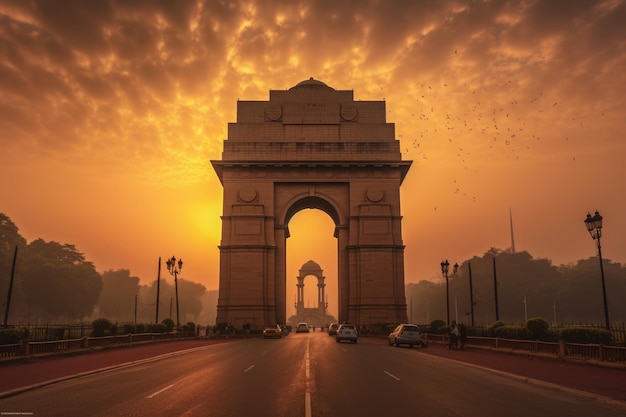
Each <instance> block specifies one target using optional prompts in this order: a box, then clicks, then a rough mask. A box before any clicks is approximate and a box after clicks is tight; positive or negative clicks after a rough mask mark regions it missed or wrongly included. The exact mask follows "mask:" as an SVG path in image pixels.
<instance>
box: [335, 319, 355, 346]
mask: <svg viewBox="0 0 626 417" xmlns="http://www.w3.org/2000/svg"><path fill="white" fill-rule="evenodd" d="M358 337H359V335H358V332H357V330H356V326H355V325H354V324H348V323H344V324H340V325H339V328H338V329H337V334H336V335H335V340H336V341H337V342H341V341H342V340H347V341H349V342H350V343H356V340H357V338H358Z"/></svg>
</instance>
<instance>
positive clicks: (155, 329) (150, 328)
mask: <svg viewBox="0 0 626 417" xmlns="http://www.w3.org/2000/svg"><path fill="white" fill-rule="evenodd" d="M172 323H173V322H172ZM146 332H148V333H166V332H167V326H166V325H165V324H163V323H158V324H146Z"/></svg>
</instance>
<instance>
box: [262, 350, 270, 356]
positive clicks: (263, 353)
mask: <svg viewBox="0 0 626 417" xmlns="http://www.w3.org/2000/svg"><path fill="white" fill-rule="evenodd" d="M267 352H269V351H267V350H266V351H265V352H261V356H263V355H265V354H266V353H267Z"/></svg>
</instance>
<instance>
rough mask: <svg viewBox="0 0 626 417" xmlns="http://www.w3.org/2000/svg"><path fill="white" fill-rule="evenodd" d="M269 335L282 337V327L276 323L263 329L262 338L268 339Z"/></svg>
mask: <svg viewBox="0 0 626 417" xmlns="http://www.w3.org/2000/svg"><path fill="white" fill-rule="evenodd" d="M270 337H276V338H278V339H280V338H281V337H283V329H281V328H280V326H279V325H278V324H276V325H274V326H268V327H266V328H265V329H263V339H268V338H270Z"/></svg>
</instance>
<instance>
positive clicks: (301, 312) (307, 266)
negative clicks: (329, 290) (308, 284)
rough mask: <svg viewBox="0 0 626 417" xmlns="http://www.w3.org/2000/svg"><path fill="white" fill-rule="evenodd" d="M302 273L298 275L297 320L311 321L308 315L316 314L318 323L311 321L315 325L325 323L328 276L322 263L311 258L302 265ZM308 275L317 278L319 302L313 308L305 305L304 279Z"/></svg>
mask: <svg viewBox="0 0 626 417" xmlns="http://www.w3.org/2000/svg"><path fill="white" fill-rule="evenodd" d="M299 272H300V273H299V274H298V276H297V280H298V282H297V284H296V287H297V289H298V290H297V296H296V303H295V306H294V307H295V308H296V321H297V322H302V321H309V320H308V317H310V316H314V317H315V319H316V321H317V322H316V323H309V324H314V325H324V324H327V323H326V316H327V308H328V303H327V301H326V297H325V294H326V282H325V281H326V277H325V276H324V272H323V271H322V268H321V267H320V265H319V264H318V263H317V262H315V261H313V260H309V261H307V262H305V263H304V264H303V265H302V268H300V271H299ZM308 276H314V277H315V278H317V304H316V306H314V307H313V308H312V309H311V308H307V307H305V306H304V279H305V278H306V277H308Z"/></svg>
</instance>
